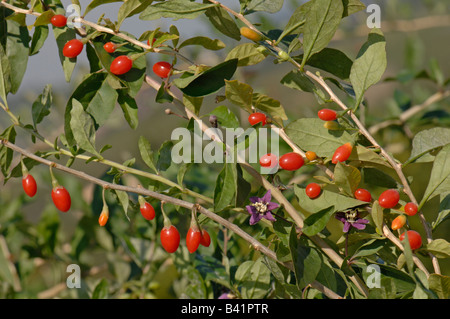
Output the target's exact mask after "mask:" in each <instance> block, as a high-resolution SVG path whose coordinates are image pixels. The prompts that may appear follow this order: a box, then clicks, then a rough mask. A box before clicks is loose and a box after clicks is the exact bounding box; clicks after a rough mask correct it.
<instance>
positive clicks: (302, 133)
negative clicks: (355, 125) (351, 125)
mask: <svg viewBox="0 0 450 319" xmlns="http://www.w3.org/2000/svg"><path fill="white" fill-rule="evenodd" d="M285 131H286V134H287V135H288V136H289V137H290V138H291V139H292V141H293V142H294V143H295V144H297V145H298V146H299V147H300V148H301V149H303V150H305V151H313V152H315V153H316V154H317V155H318V156H320V157H327V158H331V157H332V156H333V153H334V151H335V150H336V149H337V148H338V147H339V146H341V145H343V144H345V143H348V142H350V143H353V141H354V139H355V137H354V136H353V135H351V134H350V133H349V132H347V131H345V130H339V131H337V130H328V129H326V128H324V127H323V121H322V120H320V119H317V118H301V119H298V120H296V121H293V122H291V123H290V124H289V125H288V126H287V127H286V130H285Z"/></svg>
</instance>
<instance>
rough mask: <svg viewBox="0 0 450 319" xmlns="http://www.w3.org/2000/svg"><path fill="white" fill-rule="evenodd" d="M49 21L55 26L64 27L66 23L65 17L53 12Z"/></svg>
mask: <svg viewBox="0 0 450 319" xmlns="http://www.w3.org/2000/svg"><path fill="white" fill-rule="evenodd" d="M50 23H51V24H52V25H53V26H54V27H57V28H64V27H65V26H66V24H67V18H66V17H65V16H63V15H62V14H55V15H54V16H53V17H52V18H51V19H50Z"/></svg>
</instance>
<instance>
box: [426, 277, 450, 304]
mask: <svg viewBox="0 0 450 319" xmlns="http://www.w3.org/2000/svg"><path fill="white" fill-rule="evenodd" d="M428 284H429V287H430V289H431V290H432V291H434V292H435V293H436V294H437V295H438V297H439V298H440V299H449V298H450V277H449V276H443V275H438V274H431V275H430V276H429V277H428Z"/></svg>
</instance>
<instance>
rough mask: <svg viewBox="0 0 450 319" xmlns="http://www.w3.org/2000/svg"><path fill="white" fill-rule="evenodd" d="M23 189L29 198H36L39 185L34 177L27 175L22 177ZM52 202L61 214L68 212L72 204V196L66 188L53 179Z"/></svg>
mask: <svg viewBox="0 0 450 319" xmlns="http://www.w3.org/2000/svg"><path fill="white" fill-rule="evenodd" d="M22 187H23V190H24V192H25V194H27V195H28V196H29V197H34V195H36V192H37V183H36V180H35V179H34V177H33V175H31V174H29V173H26V174H24V175H23V177H22ZM51 195H52V200H53V204H55V206H56V208H57V209H58V210H60V211H61V212H64V213H65V212H68V211H69V209H70V206H71V204H72V200H71V198H70V194H69V192H68V191H67V189H66V188H65V187H64V186H60V185H59V184H58V183H57V182H56V180H55V179H53V188H52V193H51Z"/></svg>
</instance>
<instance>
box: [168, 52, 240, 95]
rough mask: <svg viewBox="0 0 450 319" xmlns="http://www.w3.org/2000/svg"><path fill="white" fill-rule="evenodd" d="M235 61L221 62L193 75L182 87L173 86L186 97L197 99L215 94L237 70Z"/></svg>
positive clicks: (178, 84) (177, 83) (176, 83)
mask: <svg viewBox="0 0 450 319" xmlns="http://www.w3.org/2000/svg"><path fill="white" fill-rule="evenodd" d="M237 63H238V60H237V59H233V60H228V61H225V62H222V63H220V64H218V65H216V66H214V67H212V68H210V69H207V70H206V71H204V72H202V73H200V74H198V75H193V76H191V77H190V78H189V80H188V81H187V82H184V83H183V84H182V85H181V84H180V82H176V81H174V84H175V85H177V86H178V88H179V89H180V90H181V91H182V92H183V93H184V94H186V95H189V96H194V97H199V96H205V95H209V94H212V93H215V92H216V91H218V90H219V89H220V88H222V87H223V86H224V85H225V80H229V79H231V77H232V76H233V74H234V72H235V71H236V68H237Z"/></svg>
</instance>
